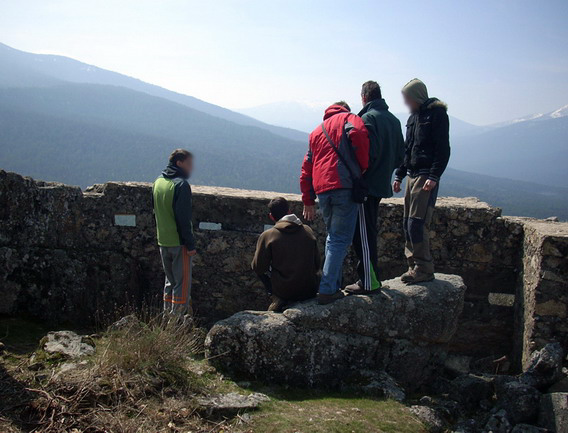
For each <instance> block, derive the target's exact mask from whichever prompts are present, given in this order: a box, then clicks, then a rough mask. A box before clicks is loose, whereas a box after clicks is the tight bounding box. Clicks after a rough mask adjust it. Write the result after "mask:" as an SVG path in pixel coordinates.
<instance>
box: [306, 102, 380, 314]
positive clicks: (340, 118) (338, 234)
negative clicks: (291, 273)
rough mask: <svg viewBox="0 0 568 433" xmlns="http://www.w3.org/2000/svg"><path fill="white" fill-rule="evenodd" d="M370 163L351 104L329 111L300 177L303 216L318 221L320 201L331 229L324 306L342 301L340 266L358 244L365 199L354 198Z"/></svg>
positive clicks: (322, 291)
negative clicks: (359, 218) (355, 240)
mask: <svg viewBox="0 0 568 433" xmlns="http://www.w3.org/2000/svg"><path fill="white" fill-rule="evenodd" d="M368 164H369V136H368V134H367V129H366V128H365V125H364V124H363V121H362V120H361V118H360V117H359V116H356V115H354V114H352V113H351V112H350V108H349V105H347V103H346V102H344V101H340V102H337V103H335V104H333V105H331V106H330V107H328V108H327V109H326V110H325V115H324V121H323V124H321V125H320V126H318V127H317V128H316V129H314V131H313V132H312V133H311V134H310V143H309V150H308V153H307V154H306V156H305V158H304V162H303V164H302V174H301V176H300V189H301V191H302V201H303V202H304V218H306V219H307V220H308V221H310V220H312V219H314V217H315V215H316V209H315V199H316V197H317V199H318V200H319V206H320V208H321V213H322V217H323V220H324V223H325V226H326V228H327V240H326V249H325V261H324V265H323V271H322V278H321V282H320V286H319V293H318V302H319V303H320V304H328V303H330V302H334V301H336V300H337V299H341V298H342V297H343V292H342V291H341V290H340V289H341V275H342V272H341V268H342V266H343V260H344V259H345V256H346V254H347V249H348V248H349V245H351V242H352V240H353V234H354V233H355V224H356V221H357V216H358V214H359V207H360V205H359V203H360V202H359V200H360V197H359V196H357V199H354V192H355V191H356V189H354V187H355V186H356V185H357V182H356V181H359V179H360V177H361V175H362V174H363V173H364V172H365V170H366V169H367V167H368Z"/></svg>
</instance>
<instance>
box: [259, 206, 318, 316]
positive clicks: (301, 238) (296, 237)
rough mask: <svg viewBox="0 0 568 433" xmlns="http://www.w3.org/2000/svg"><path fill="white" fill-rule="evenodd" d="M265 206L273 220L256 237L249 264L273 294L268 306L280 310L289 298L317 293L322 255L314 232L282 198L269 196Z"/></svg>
mask: <svg viewBox="0 0 568 433" xmlns="http://www.w3.org/2000/svg"><path fill="white" fill-rule="evenodd" d="M268 209H269V210H270V215H269V216H270V219H271V220H272V221H274V222H276V224H275V225H274V227H273V228H271V229H269V230H267V231H265V232H264V233H262V234H261V235H260V237H259V238H258V242H257V245H256V252H255V254H254V259H253V260H252V264H251V266H252V269H253V271H254V272H256V274H257V275H258V276H259V277H260V279H261V281H262V282H263V283H264V286H265V287H266V290H267V291H268V292H269V293H271V294H272V303H271V304H270V307H268V310H269V311H277V312H281V311H282V310H283V309H284V307H285V306H286V304H287V303H289V302H296V301H304V300H306V299H310V298H313V297H315V296H316V294H317V290H318V286H319V272H320V269H321V257H320V255H319V251H318V246H317V242H316V237H315V235H314V232H313V231H312V229H311V228H310V227H308V226H306V225H304V224H302V222H301V221H300V219H299V218H298V217H297V216H296V215H294V214H291V213H290V206H289V204H288V201H287V200H286V199H285V198H283V197H277V198H275V199H273V200H271V201H270V203H269V204H268Z"/></svg>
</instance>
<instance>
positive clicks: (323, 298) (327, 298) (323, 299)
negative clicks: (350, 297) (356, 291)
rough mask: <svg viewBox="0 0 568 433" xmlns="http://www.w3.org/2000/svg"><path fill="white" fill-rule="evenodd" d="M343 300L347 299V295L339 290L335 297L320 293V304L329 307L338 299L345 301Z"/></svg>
mask: <svg viewBox="0 0 568 433" xmlns="http://www.w3.org/2000/svg"><path fill="white" fill-rule="evenodd" d="M343 298H345V294H344V293H343V292H342V291H341V290H338V291H337V292H335V293H334V294H333V295H326V294H324V293H318V304H320V305H327V304H331V303H332V302H335V301H337V300H338V299H343Z"/></svg>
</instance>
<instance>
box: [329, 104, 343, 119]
mask: <svg viewBox="0 0 568 433" xmlns="http://www.w3.org/2000/svg"><path fill="white" fill-rule="evenodd" d="M338 113H349V110H348V109H347V108H345V107H342V106H341V105H335V104H334V105H330V106H329V107H327V109H326V110H325V114H324V115H323V120H325V119H329V118H330V117H331V116H333V115H335V114H338Z"/></svg>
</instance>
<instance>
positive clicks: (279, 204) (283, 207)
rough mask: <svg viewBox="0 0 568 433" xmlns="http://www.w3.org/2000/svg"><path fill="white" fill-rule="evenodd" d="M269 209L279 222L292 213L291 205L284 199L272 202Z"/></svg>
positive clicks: (280, 198)
mask: <svg viewBox="0 0 568 433" xmlns="http://www.w3.org/2000/svg"><path fill="white" fill-rule="evenodd" d="M268 209H269V210H270V214H271V215H272V216H273V217H274V219H275V220H276V221H278V220H279V219H280V218H282V217H283V216H286V215H288V213H289V212H290V205H289V204H288V200H286V199H285V198H284V197H276V198H273V199H272V200H270V203H268Z"/></svg>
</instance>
